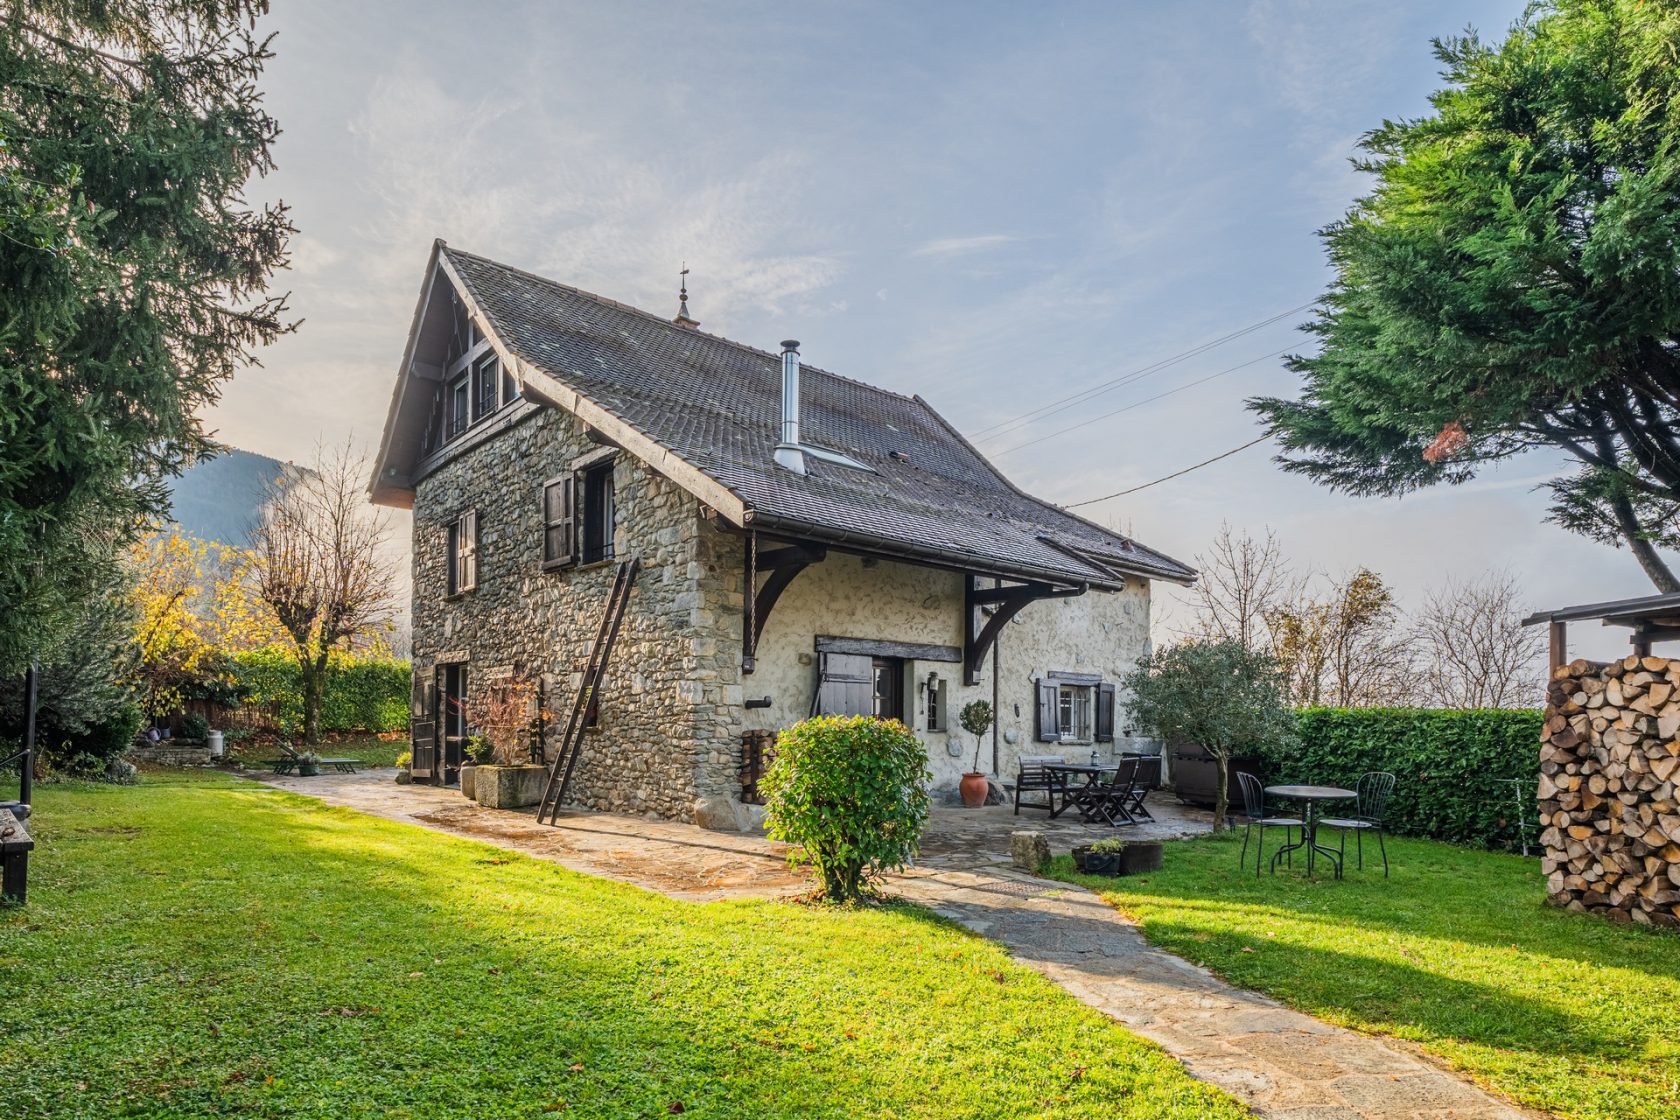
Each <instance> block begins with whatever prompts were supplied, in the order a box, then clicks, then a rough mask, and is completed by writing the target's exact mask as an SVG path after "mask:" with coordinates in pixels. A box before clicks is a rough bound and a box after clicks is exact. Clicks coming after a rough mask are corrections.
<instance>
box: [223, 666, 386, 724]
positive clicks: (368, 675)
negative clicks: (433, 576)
mask: <svg viewBox="0 0 1680 1120" xmlns="http://www.w3.org/2000/svg"><path fill="white" fill-rule="evenodd" d="M233 672H234V676H235V678H236V679H237V680H238V691H239V695H240V701H239V702H240V704H241V705H242V706H253V707H257V708H261V709H264V710H266V711H267V712H269V713H270V716H271V718H272V719H273V721H274V722H275V724H276V725H277V726H278V727H279V728H280V729H281V730H283V731H292V730H295V729H296V728H297V727H298V726H299V725H300V724H301V723H302V722H303V693H302V689H301V686H300V683H299V680H298V671H297V663H296V662H295V661H293V660H292V658H291V655H290V654H288V653H287V652H286V651H285V650H283V649H280V648H278V647H270V648H268V649H258V650H248V651H246V652H243V653H238V654H235V655H234V657H233ZM411 681H412V677H411V670H410V668H409V663H408V662H407V661H402V660H399V659H397V658H391V657H356V656H351V655H340V654H334V655H333V672H332V675H331V676H329V677H328V678H327V694H326V697H325V699H324V700H323V702H322V705H321V728H322V729H323V730H325V731H402V730H405V729H407V727H408V704H409V688H410V684H411Z"/></svg>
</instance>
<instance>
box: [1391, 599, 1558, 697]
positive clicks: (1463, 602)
mask: <svg viewBox="0 0 1680 1120" xmlns="http://www.w3.org/2000/svg"><path fill="white" fill-rule="evenodd" d="M1520 594H1521V589H1520V588H1519V587H1518V585H1517V581H1516V577H1515V576H1513V575H1512V574H1511V573H1510V572H1509V571H1506V570H1503V569H1494V570H1492V571H1489V572H1485V573H1483V574H1482V575H1481V576H1480V577H1479V578H1477V579H1473V580H1468V581H1462V582H1461V581H1458V580H1448V581H1447V582H1446V583H1445V584H1444V585H1442V586H1441V587H1438V588H1435V589H1433V590H1431V591H1430V592H1429V594H1428V596H1427V597H1426V598H1425V599H1424V602H1423V605H1422V606H1421V607H1420V608H1419V609H1418V610H1417V612H1416V614H1415V617H1414V636H1415V639H1416V643H1417V646H1418V647H1419V649H1420V650H1421V651H1422V654H1423V683H1424V687H1425V688H1426V689H1427V690H1428V694H1429V696H1430V699H1431V702H1432V703H1434V704H1438V705H1440V706H1441V707H1443V708H1520V707H1528V706H1531V705H1533V704H1534V703H1535V702H1536V701H1537V699H1538V697H1539V696H1540V685H1541V681H1542V673H1541V669H1540V658H1541V656H1542V655H1543V654H1544V653H1545V639H1544V638H1543V636H1542V635H1541V632H1540V631H1539V630H1538V629H1535V628H1533V627H1526V626H1524V625H1523V624H1522V609H1521V607H1520V606H1519V605H1518V600H1519V596H1520Z"/></svg>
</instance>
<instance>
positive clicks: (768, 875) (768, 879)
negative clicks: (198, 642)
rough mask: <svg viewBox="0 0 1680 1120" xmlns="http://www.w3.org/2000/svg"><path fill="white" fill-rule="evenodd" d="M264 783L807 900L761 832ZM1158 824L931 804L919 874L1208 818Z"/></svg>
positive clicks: (693, 891)
mask: <svg viewBox="0 0 1680 1120" xmlns="http://www.w3.org/2000/svg"><path fill="white" fill-rule="evenodd" d="M251 776H252V777H256V778H259V779H261V780H262V781H265V782H267V783H268V784H270V785H273V786H278V787H280V788H282V789H286V790H290V791H291V792H293V793H301V794H305V795H307V796H310V797H315V798H319V799H320V800H322V801H325V802H327V803H329V804H332V805H343V806H345V807H346V808H350V809H355V810H358V811H359V812H363V813H369V814H372V815H373V816H376V817H385V818H387V819H389V820H399V821H407V822H408V823H410V824H417V825H420V826H422V827H424V828H430V829H434V830H436V831H439V832H449V833H453V834H455V835H457V836H465V837H468V838H471V839H474V840H484V841H487V842H488V843H491V844H499V845H502V846H504V847H510V848H517V849H519V850H520V851H523V852H528V853H530V854H531V855H536V856H541V857H543V858H545V859H552V860H554V861H555V862H557V863H559V864H562V865H563V866H566V867H569V868H571V869H572V870H574V871H582V872H585V873H587V874H590V875H600V876H603V877H605V878H609V879H620V880H623V881H624V882H628V883H635V884H636V885H637V886H640V887H646V888H648V889H649V890H655V891H659V892H660V893H661V894H666V895H669V896H671V897H672V898H683V899H689V900H692V901H707V900H712V899H720V898H752V897H760V898H765V897H777V896H781V895H788V894H797V893H800V892H802V891H807V890H810V889H811V888H812V886H813V884H812V881H811V879H810V878H809V877H808V876H807V875H805V874H803V873H795V872H792V871H790V870H788V866H787V847H786V845H783V844H777V843H775V842H773V841H771V840H768V839H766V838H765V837H764V836H763V835H762V834H761V833H736V832H713V831H710V830H707V829H701V828H696V827H694V826H693V825H688V824H680V823H678V822H675V821H668V820H664V819H663V818H659V817H652V816H632V815H629V814H625V813H599V812H593V811H590V810H568V811H567V812H564V813H562V814H561V816H560V821H559V824H558V826H555V827H550V826H548V825H540V824H538V823H537V820H536V810H535V809H512V810H509V809H485V808H483V807H482V806H480V805H478V804H476V803H474V802H471V801H468V800H467V799H466V798H464V797H462V796H461V794H460V791H459V790H455V789H443V788H439V787H437V786H426V785H409V786H399V785H397V784H396V780H395V778H396V771H395V770H389V769H384V770H381V769H372V770H363V771H361V772H360V773H357V774H337V773H332V774H320V775H317V776H315V777H312V778H301V777H298V776H297V775H295V774H288V775H283V776H276V775H273V774H267V773H263V774H256V773H253V774H252V775H251ZM1148 804H1149V807H1150V811H1151V812H1152V813H1154V815H1155V817H1156V819H1155V820H1154V821H1152V822H1144V823H1142V824H1138V825H1132V826H1128V827H1126V828H1124V829H1112V828H1108V827H1107V826H1099V825H1088V824H1083V823H1081V822H1080V820H1079V818H1078V817H1077V816H1076V815H1075V814H1073V813H1067V814H1064V815H1063V816H1061V817H1060V818H1058V819H1057V820H1054V821H1052V820H1050V819H1049V814H1048V813H1045V812H1043V811H1036V812H1034V811H1030V810H1027V809H1024V808H1023V809H1022V811H1021V815H1020V816H1018V817H1017V816H1015V815H1014V813H1013V811H1012V810H1011V808H1010V807H1009V806H1007V805H992V806H987V807H985V808H983V809H964V808H962V807H960V806H955V805H936V806H934V808H933V811H932V813H931V814H930V818H929V821H928V828H927V831H926V833H925V834H924V836H923V839H922V853H921V856H920V857H919V859H918V865H919V866H921V867H923V868H927V869H935V870H972V869H979V868H985V867H990V866H993V865H998V864H1007V863H1008V862H1009V834H1010V833H1011V832H1013V831H1015V830H1017V829H1034V830H1037V831H1040V832H1043V833H1044V834H1045V836H1046V837H1047V838H1048V839H1049V841H1050V847H1051V850H1052V851H1054V852H1058V853H1059V852H1066V851H1068V850H1070V849H1072V848H1073V847H1074V846H1075V845H1077V844H1088V843H1090V842H1091V841H1093V840H1100V839H1102V838H1103V837H1105V836H1113V835H1115V834H1116V833H1124V834H1125V835H1127V836H1129V837H1137V838H1140V839H1150V840H1163V839H1175V838H1180V837H1184V836H1193V835H1195V834H1197V833H1200V832H1207V831H1210V830H1211V829H1212V827H1213V818H1212V816H1211V814H1209V813H1207V812H1204V811H1202V810H1199V809H1191V808H1188V807H1186V806H1182V805H1179V804H1178V802H1177V801H1175V800H1174V799H1173V798H1172V796H1171V795H1170V794H1164V793H1152V794H1150V796H1149V801H1148Z"/></svg>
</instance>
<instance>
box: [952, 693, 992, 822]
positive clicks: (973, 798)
mask: <svg viewBox="0 0 1680 1120" xmlns="http://www.w3.org/2000/svg"><path fill="white" fill-rule="evenodd" d="M957 722H958V723H959V724H961V725H962V729H963V730H964V731H966V732H968V733H969V734H970V735H972V736H974V769H972V770H970V771H969V772H968V773H966V774H964V775H963V776H962V782H961V783H960V784H959V785H958V786H957V790H958V792H959V793H961V794H962V803H963V806H964V807H965V808H969V809H978V808H979V807H980V806H982V805H984V804H985V803H986V795H987V794H988V793H990V792H991V783H990V782H988V781H987V780H986V772H985V771H984V770H982V769H980V751H981V748H982V747H984V746H985V739H984V736H985V734H986V732H988V731H990V730H991V728H992V706H991V705H990V704H988V703H987V702H986V701H984V700H971V701H969V702H968V703H967V704H964V705H963V710H962V711H961V712H960V713H958V715H957Z"/></svg>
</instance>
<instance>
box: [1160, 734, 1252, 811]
mask: <svg viewBox="0 0 1680 1120" xmlns="http://www.w3.org/2000/svg"><path fill="white" fill-rule="evenodd" d="M1172 759H1173V767H1172V772H1173V792H1174V793H1176V794H1177V795H1178V799H1179V800H1180V801H1183V802H1186V803H1188V804H1191V805H1205V806H1209V807H1211V806H1212V805H1213V804H1214V803H1215V802H1216V801H1218V800H1219V767H1218V765H1217V764H1215V762H1214V760H1213V756H1212V755H1211V754H1209V753H1208V752H1207V749H1206V748H1205V747H1201V746H1194V745H1188V744H1181V745H1178V746H1175V747H1174V748H1173V756H1172ZM1239 771H1240V772H1242V773H1247V774H1253V775H1254V776H1255V777H1256V778H1259V779H1260V781H1261V782H1265V780H1266V772H1265V763H1264V762H1262V761H1261V760H1260V759H1258V758H1255V757H1253V756H1233V757H1232V759H1231V762H1230V765H1229V766H1228V767H1227V769H1226V778H1227V782H1228V784H1227V785H1226V787H1225V790H1226V796H1227V797H1228V798H1229V799H1230V802H1231V804H1233V805H1240V804H1241V803H1242V791H1241V790H1239V789H1238V788H1237V774H1238V772H1239Z"/></svg>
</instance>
